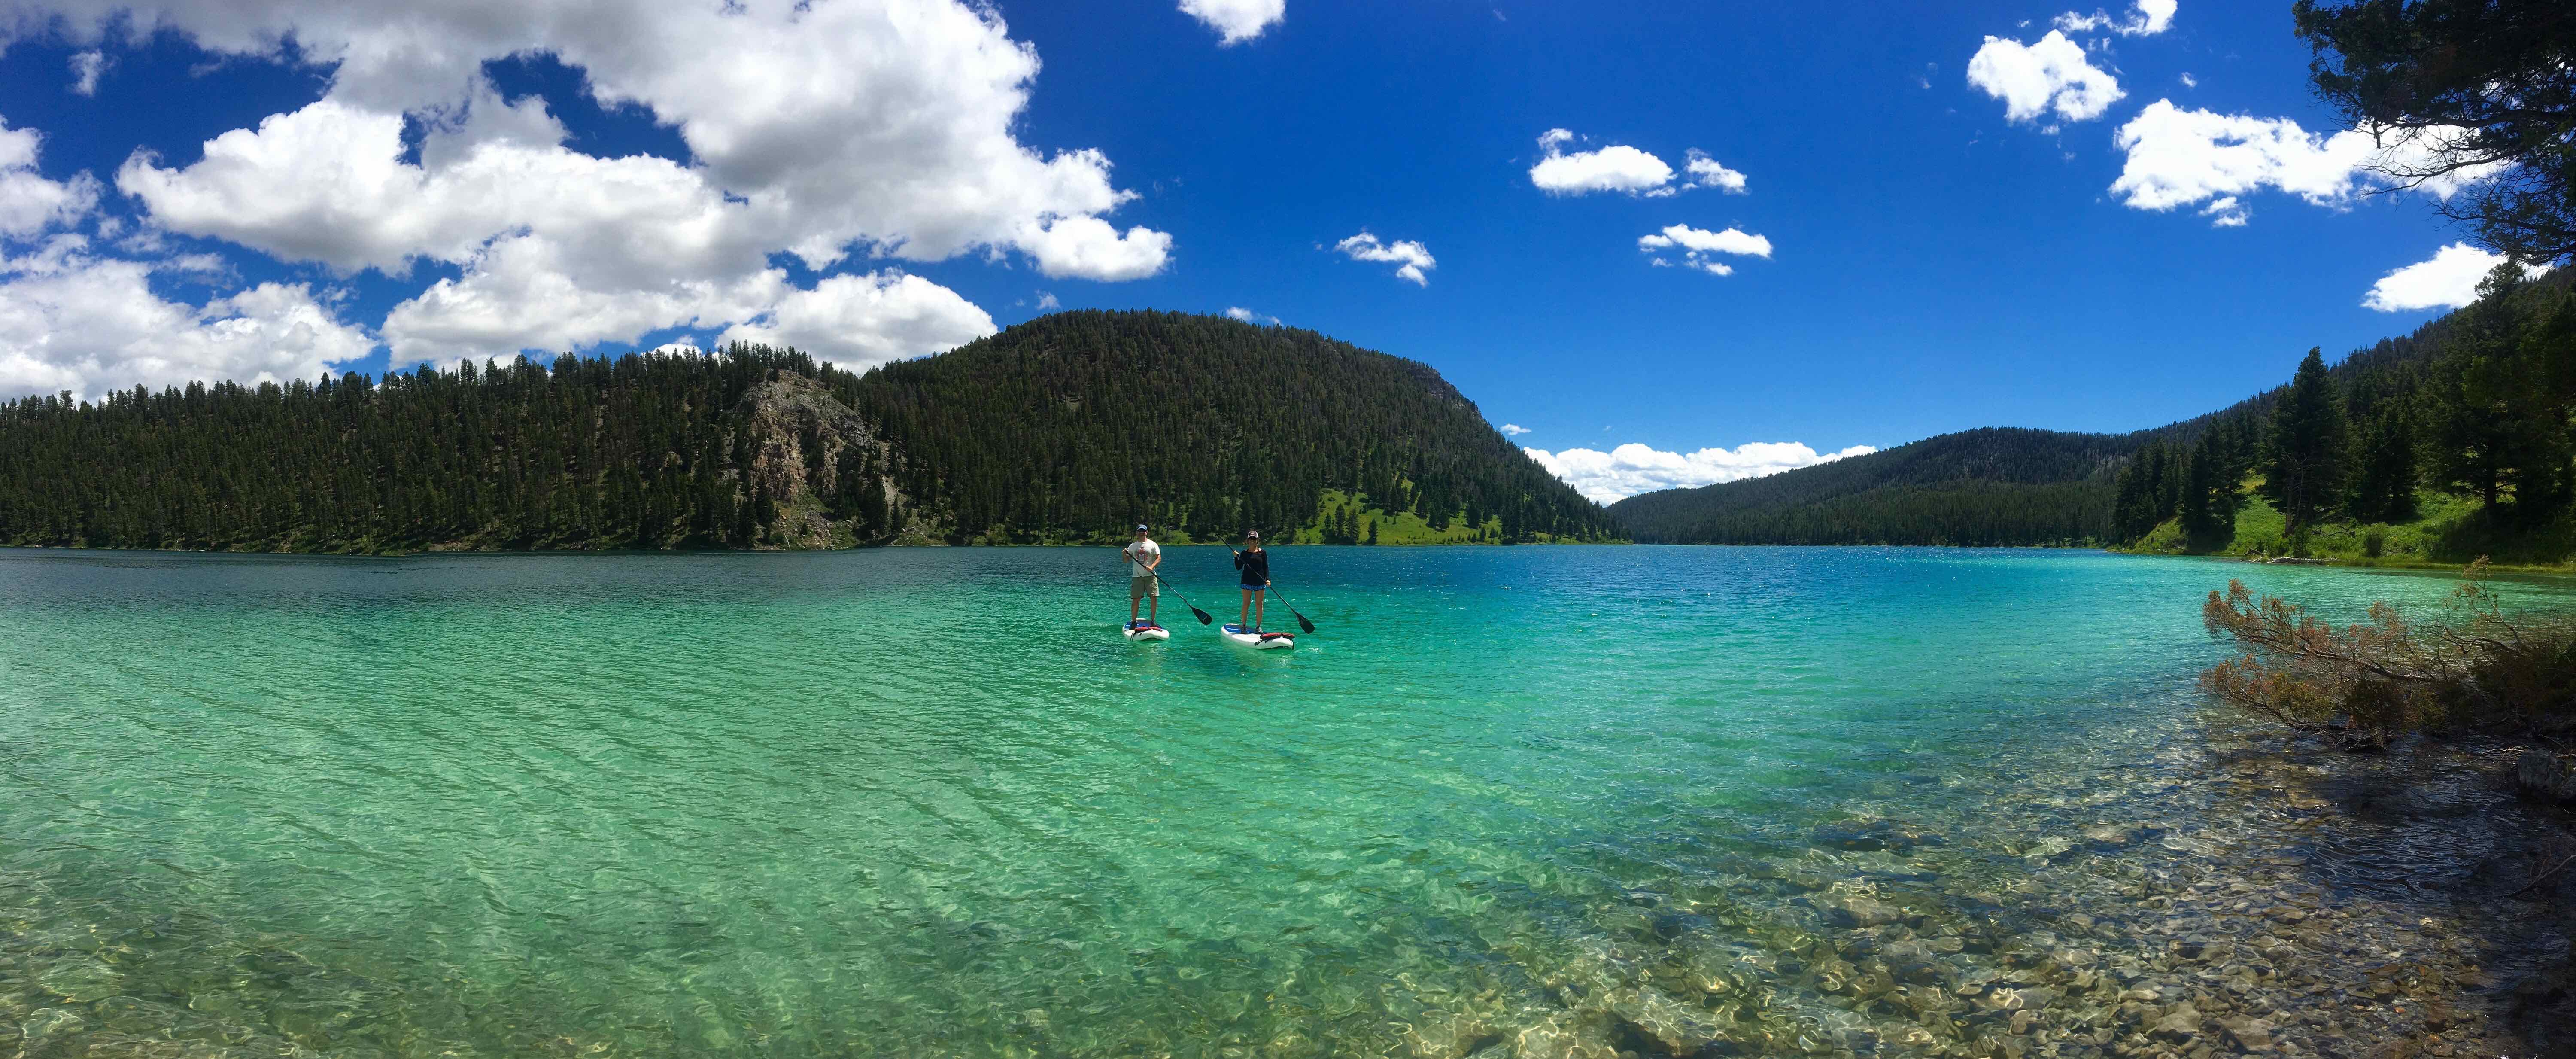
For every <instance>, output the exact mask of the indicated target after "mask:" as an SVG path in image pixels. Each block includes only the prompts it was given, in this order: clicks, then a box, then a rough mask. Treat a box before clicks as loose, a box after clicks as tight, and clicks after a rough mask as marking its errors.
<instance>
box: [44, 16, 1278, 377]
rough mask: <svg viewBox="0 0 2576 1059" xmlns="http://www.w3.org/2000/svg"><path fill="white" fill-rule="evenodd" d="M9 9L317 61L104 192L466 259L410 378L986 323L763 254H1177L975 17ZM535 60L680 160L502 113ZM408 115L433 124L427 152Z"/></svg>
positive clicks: (201, 226) (132, 35) (375, 250)
mask: <svg viewBox="0 0 2576 1059" xmlns="http://www.w3.org/2000/svg"><path fill="white" fill-rule="evenodd" d="M21 6H22V11H21V12H20V20H19V24H20V25H21V26H42V27H43V28H44V30H45V31H46V32H48V33H52V34H55V35H57V36H59V37H62V38H64V39H66V40H68V41H70V42H71V43H72V44H73V45H74V46H76V47H100V48H104V47H114V46H119V45H127V44H134V43H137V42H140V41H142V40H144V39H147V38H149V37H152V36H154V35H159V34H170V35H175V36H179V37H183V38H186V39H188V40H191V41H193V42H194V43H195V44H197V45H198V46H199V47H202V48H204V49H206V50H207V51H210V52H213V53H215V54H217V55H219V56H227V57H241V58H250V59H256V60H266V61H274V62H280V63H289V64H302V65H305V66H307V67H311V68H315V69H322V70H327V71H328V73H329V79H328V87H327V89H326V91H325V93H324V94H323V96H322V98H321V99H319V100H317V101H315V102H313V103H310V104H308V105H305V106H303V107H300V108H298V109H295V110H292V111H288V112H285V113H280V114H273V115H270V116H268V117H267V118H265V119H263V120H262V121H261V122H260V123H259V124H258V125H257V126H256V127H255V128H243V129H235V130H232V131H230V132H226V133H223V134H221V135H219V136H216V137H215V138H214V139H212V140H210V141H208V142H207V143H206V144H205V147H204V149H203V151H202V152H201V153H200V156H199V157H197V158H196V159H195V160H193V161H188V162H186V163H185V164H181V165H170V164H167V163H165V162H164V160H162V159H160V158H157V157H153V156H151V155H148V154H138V155H137V156H136V157H134V158H132V159H131V160H129V161H128V162H127V163H126V165H125V166H124V167H123V168H122V169H121V170H120V171H119V173H118V174H117V186H118V187H119V189H120V190H122V191H124V192H126V193H127V194H128V195H131V196H133V198H134V199H135V200H137V201H138V202H140V203H141V204H142V205H143V206H144V207H145V208H146V209H147V210H148V211H149V215H150V220H151V222H152V223H153V224H154V225H157V226H158V228H160V229H163V230H167V231H171V232H176V233H182V234H188V235H197V236H206V237H211V238H217V239H223V240H227V241H230V242H233V243H237V244H240V245H242V246H245V247H249V248H251V249H254V250H258V251H261V252H264V253H267V254H270V255H273V256H276V257H278V258H280V259H284V260H288V261H315V262H321V263H323V264H326V265H329V266H331V267H332V268H334V269H337V270H339V271H342V272H344V273H346V272H355V271H359V270H363V269H374V270H378V271H381V272H384V273H385V274H387V275H391V276H403V275H407V274H408V273H409V271H410V269H411V267H412V265H413V264H414V263H415V262H420V261H430V262H438V263H442V264H446V265H450V266H454V267H456V268H458V269H460V270H461V271H462V275H461V276H460V277H458V278H456V279H451V280H443V281H441V282H440V283H438V284H435V285H433V286H432V287H431V288H430V289H429V290H426V291H423V292H422V293H421V294H420V296H418V297H416V298H413V299H411V300H409V301H406V302H404V303H403V304H402V305H400V306H399V307H397V308H396V309H395V310H394V311H393V312H392V313H391V314H390V315H389V316H388V318H387V320H386V322H385V325H384V327H383V333H384V336H385V339H386V341H387V343H388V344H389V345H390V346H392V347H393V349H394V353H395V357H396V360H397V362H398V363H400V362H403V361H406V360H414V359H417V360H446V359H453V358H454V357H457V356H469V355H485V354H489V355H503V356H506V355H508V354H511V353H515V352H517V351H518V350H520V349H524V348H539V349H563V348H572V347H578V346H582V345H586V344H592V343H598V342H606V341H629V340H633V339H634V338H636V337H638V336H640V335H641V334H643V333H645V332H647V331H651V330H655V329H659V328H666V327H673V326H686V327H701V326H703V327H707V328H717V327H722V326H725V325H729V324H731V325H742V326H745V327H747V328H769V329H773V330H775V331H777V332H778V333H781V334H792V333H796V330H795V324H794V323H793V321H796V320H800V319H814V320H832V321H839V322H844V323H851V324H856V325H864V326H875V327H883V328H886V330H884V331H883V332H881V333H877V334H870V335H847V336H841V337H839V338H837V339H835V340H833V341H832V342H829V343H823V344H818V346H817V351H818V352H822V351H823V346H825V345H828V346H830V347H831V348H836V349H845V350H849V351H851V353H852V355H857V356H863V357H867V358H875V357H877V356H880V355H881V353H882V352H883V351H885V350H890V349H918V348H920V347H921V346H922V343H923V341H924V336H925V335H954V334H962V333H966V332H967V331H970V330H972V328H971V327H969V326H966V325H967V324H970V323H971V322H972V318H970V317H968V316H966V315H965V314H962V313H959V312H957V311H956V307H955V306H954V305H949V304H947V303H946V301H945V300H944V299H940V298H927V299H925V298H924V297H922V295H924V293H925V292H924V291H923V289H922V288H923V287H924V286H933V287H935V285H931V284H929V281H927V280H920V279H917V278H912V277H903V278H901V279H898V280H894V281H888V280H886V279H885V277H886V276H888V275H900V274H899V273H888V272H884V271H876V272H872V273H862V274H859V275H855V276H852V277H850V279H849V281H848V282H847V283H843V284H840V285H838V286H836V287H834V288H832V289H831V290H830V291H827V290H826V289H825V288H824V287H823V286H821V285H817V286H816V287H814V288H812V289H808V290H797V289H794V288H791V287H789V286H787V285H786V284H785V283H784V282H783V281H782V279H781V277H780V275H779V274H778V273H777V272H776V271H775V270H773V269H772V268H770V265H769V258H770V256H771V255H773V254H777V253H781V252H784V253H792V254H794V255H796V256H797V257H799V258H800V259H801V260H802V261H803V262H804V263H805V264H806V265H807V266H808V267H809V268H812V269H815V270H817V271H829V270H832V269H834V268H835V267H837V266H841V265H844V264H845V263H847V262H849V261H851V260H852V259H854V258H856V259H867V258H889V257H890V258H899V259H905V260H913V261H939V260H946V259H948V258H952V257H956V256H959V255H962V254H969V253H979V254H983V255H987V256H992V257H1005V256H1008V255H1012V254H1017V255H1022V256H1024V257H1025V259H1026V260H1027V261H1028V262H1029V263H1031V264H1032V265H1033V266H1034V267H1035V268H1036V269H1037V271H1039V272H1040V273H1042V274H1045V275H1048V276H1055V277H1072V278H1081V279H1091V280H1102V281H1116V280H1128V279H1136V278H1139V277H1143V276H1150V275H1153V274H1155V273H1157V272H1159V271H1161V270H1162V269H1163V268H1164V267H1165V265H1166V264H1167V263H1168V261H1169V260H1170V255H1171V249H1172V240H1171V236H1170V235H1169V234H1167V233H1164V232H1160V231H1156V230H1153V229H1151V228H1147V227H1143V226H1136V225H1128V226H1125V227H1123V228H1122V227H1120V226H1117V225H1113V224H1111V223H1110V222H1109V221H1108V219H1107V215H1108V214H1110V213H1112V212H1113V211H1115V210H1117V209H1118V208H1120V207H1121V206H1122V205H1124V204H1126V203H1128V202H1130V201H1132V200H1133V199H1134V198H1135V197H1136V196H1135V195H1134V193H1132V192H1128V191H1124V190H1121V189H1119V188H1117V187H1116V186H1115V185H1114V184H1112V182H1111V180H1110V176H1109V172H1110V162H1109V159H1108V158H1107V157H1106V156H1105V155H1103V154H1102V153H1101V152H1099V151H1096V150H1088V149H1070V150H1055V151H1049V150H1045V149H1041V148H1037V147H1033V146H1030V145H1027V144H1024V143H1022V142H1021V141H1020V140H1019V139H1018V134H1017V128H1018V123H1019V119H1020V116H1021V115H1022V113H1023V112H1024V111H1025V109H1026V107H1027V105H1028V101H1029V95H1030V92H1031V90H1032V85H1033V83H1034V80H1035V78H1036V75H1037V72H1038V59H1037V55H1036V52H1035V51H1034V49H1032V48H1030V47H1029V46H1028V45H1026V44H1023V43H1021V42H1018V41H1014V40H1012V39H1011V38H1010V36H1009V34H1008V29H1007V27H1006V26H1005V25H1004V23H1003V22H1002V20H1001V16H1000V15H999V14H998V13H997V12H996V11H995V10H994V9H993V8H992V7H991V6H989V5H986V4H980V3H969V2H965V0H830V2H802V0H733V2H728V3H723V4H697V3H680V4H675V3H665V2H660V0H344V2H338V3H322V2H319V0H142V2H136V0H31V2H30V3H29V4H25V5H21ZM1210 6H1211V7H1212V8H1214V7H1225V8H1229V9H1231V8H1236V7H1240V6H1241V5H1239V4H1212V5H1210ZM1253 6H1255V7H1258V6H1260V5H1258V4H1255V5H1253ZM1268 6H1269V7H1270V8H1271V9H1272V11H1273V13H1274V18H1273V20H1274V21H1275V12H1276V9H1277V7H1278V4H1277V3H1276V2H1275V0H1273V2H1271V3H1269V5H1268ZM286 41H292V42H293V43H292V45H291V46H290V45H287V44H285V43H284V42H286ZM530 54H543V55H548V56H551V57H553V58H555V59H557V60H559V61H561V62H563V63H564V64H566V65H567V66H570V67H573V68H575V69H577V70H579V71H580V72H581V74H582V85H583V90H584V91H587V92H588V93H589V94H590V95H591V96H592V97H593V98H594V99H595V100H596V101H597V102H599V103H600V104H602V105H604V106H609V107H619V108H633V109H637V110H641V111H643V112H645V113H648V114H650V115H651V116H652V118H653V119H654V120H656V121H658V122H660V123H662V124H665V125H667V126H669V127H671V128H673V129H674V130H676V132H677V134H678V135H679V137H680V139H681V140H682V141H684V143H685V144H686V146H687V149H688V153H689V158H688V161H687V163H686V164H682V163H678V162H673V161H670V160H666V159H661V158H655V157H650V156H641V155H638V156H631V157H623V158H599V157H594V156H591V155H588V154H584V153H581V152H579V151H576V150H573V149H571V148H570V147H569V146H567V145H566V142H565V141H566V136H565V132H564V129H563V127H562V125H561V124H560V123H559V122H557V121H556V120H555V119H554V118H553V117H552V115H550V114H549V113H548V112H547V108H546V105H545V103H544V101H543V100H542V99H539V98H535V97H530V98H527V99H523V100H521V101H520V102H518V103H515V104H513V103H508V102H505V101H504V100H503V99H502V98H501V97H500V95H499V93H498V92H497V91H496V90H495V89H494V88H493V86H492V85H491V83H490V81H489V80H488V79H487V78H486V76H485V75H484V73H483V65H484V64H485V63H486V62H488V61H492V60H498V59H504V58H508V57H512V56H521V55H530ZM102 61H104V60H102ZM407 125H409V126H410V127H413V128H415V129H419V130H425V136H423V137H422V138H421V140H420V142H419V144H418V148H417V151H416V152H412V151H407V150H406V147H405V144H404V142H403V130H404V128H405V127H406V126H407ZM943 290H944V289H943ZM948 297H949V298H954V295H953V294H950V295H949V296H948ZM915 309H918V310H920V311H919V312H914V311H913V310H915ZM925 314H926V315H925ZM978 315H980V312H979V314H978ZM762 321H766V322H765V323H764V322H762ZM925 321H936V326H931V325H930V324H927V323H925Z"/></svg>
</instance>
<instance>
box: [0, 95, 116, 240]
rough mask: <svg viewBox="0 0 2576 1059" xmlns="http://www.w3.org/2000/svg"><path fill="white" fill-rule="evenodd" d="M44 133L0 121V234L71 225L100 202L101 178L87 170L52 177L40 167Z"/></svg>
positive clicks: (23, 234)
mask: <svg viewBox="0 0 2576 1059" xmlns="http://www.w3.org/2000/svg"><path fill="white" fill-rule="evenodd" d="M43 143H44V137H43V136H42V135H40V134H39V133H37V132H36V130H34V129H12V128H9V127H8V126H7V124H6V123H5V122H0V236H19V237H24V236H32V235H35V234H37V233H39V232H42V231H44V230H45V229H47V228H50V227H55V226H58V225H60V226H69V225H70V224H72V223H73V222H75V221H78V220H80V219H81V218H82V217H84V216H87V215H88V213H89V211H90V210H92V209H94V208H96V207H97V205H98V194H99V186H98V181H97V180H95V179H93V178H91V176H90V175H89V174H87V173H81V174H78V175H75V176H73V177H72V178H71V179H69V180H48V179H45V176H44V174H42V173H39V172H37V171H36V156H37V154H38V153H39V152H40V151H41V150H42V149H43V148H42V145H43Z"/></svg>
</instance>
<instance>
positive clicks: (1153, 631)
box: [1126, 622, 1172, 640]
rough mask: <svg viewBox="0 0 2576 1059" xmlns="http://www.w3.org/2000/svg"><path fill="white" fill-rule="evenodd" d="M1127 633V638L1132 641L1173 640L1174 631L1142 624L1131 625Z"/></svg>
mask: <svg viewBox="0 0 2576 1059" xmlns="http://www.w3.org/2000/svg"><path fill="white" fill-rule="evenodd" d="M1126 633H1127V638H1128V639H1130V640H1169V639H1171V638H1172V630H1170V629H1166V628H1164V627H1162V626H1160V625H1146V624H1143V623H1141V622H1139V623H1131V624H1129V625H1128V626H1127V629H1126Z"/></svg>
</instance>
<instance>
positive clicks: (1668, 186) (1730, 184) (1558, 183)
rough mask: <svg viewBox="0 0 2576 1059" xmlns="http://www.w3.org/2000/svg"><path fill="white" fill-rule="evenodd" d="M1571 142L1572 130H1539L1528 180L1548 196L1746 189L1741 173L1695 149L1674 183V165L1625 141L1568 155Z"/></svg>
mask: <svg viewBox="0 0 2576 1059" xmlns="http://www.w3.org/2000/svg"><path fill="white" fill-rule="evenodd" d="M1574 140H1575V135H1574V132H1573V131H1572V130H1570V129H1549V130H1547V131H1546V132H1543V133H1540V134H1539V138H1538V148H1539V153H1540V155H1541V157H1540V159H1539V162H1538V164H1537V165H1534V166H1531V167H1530V171H1529V177H1530V183H1531V184H1533V185H1536V186H1537V187H1538V189H1539V190H1541V191H1545V192H1547V193H1548V194H1550V195H1585V194H1590V193H1592V192H1596V191H1616V192H1620V193H1623V194H1628V195H1643V196H1646V197H1649V198H1662V197H1664V196H1667V195H1672V194H1676V193H1679V192H1682V191H1688V190H1690V189H1692V188H1703V187H1705V188H1717V189H1719V190H1721V191H1724V192H1726V193H1728V194H1730V195H1741V194H1743V193H1744V174H1742V173H1740V172H1737V171H1735V170H1733V169H1729V168H1727V167H1726V166H1724V165H1722V164H1720V163H1719V162H1718V161H1717V159H1714V158H1711V157H1709V156H1708V153H1707V152H1705V151H1702V150H1700V149H1698V148H1696V147H1694V148H1691V149H1690V151H1689V152H1688V153H1687V154H1686V155H1685V161H1684V163H1683V172H1684V173H1685V174H1687V179H1684V180H1682V181H1681V182H1680V183H1678V184H1676V183H1674V180H1673V177H1674V173H1673V167H1672V166H1670V165H1667V164H1665V162H1664V160H1663V159H1661V158H1658V157H1656V156H1655V155H1654V154H1652V153H1650V152H1647V151H1643V150H1639V149H1638V148H1635V147H1630V146H1628V145H1626V144H1611V145H1610V146H1607V147H1602V148H1599V149H1597V150H1591V151H1576V152H1573V153H1571V154H1568V153H1566V150H1565V145H1566V144H1569V143H1572V142H1574Z"/></svg>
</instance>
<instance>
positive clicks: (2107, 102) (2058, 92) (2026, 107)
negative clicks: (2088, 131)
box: [1968, 30, 2127, 121]
mask: <svg viewBox="0 0 2576 1059" xmlns="http://www.w3.org/2000/svg"><path fill="white" fill-rule="evenodd" d="M1968 83H1969V84H1971V85H1974V86H1976V87H1977V88H1980V89H1983V90H1984V91H1985V93H1986V94H1987V95H1989V96H1993V97H1994V98H1996V99H2000V100H2003V101H2004V118H2005V119H2006V120H2009V121H2031V120H2033V119H2036V118H2037V117H2039V116H2040V114H2042V113H2044V112H2046V111H2049V110H2051V109H2054V110H2055V111H2056V112H2057V116H2058V117H2060V118H2064V119H2065V120H2067V121H2090V120H2092V119H2094V118H2098V117H2101V116H2102V112H2103V111H2106V110H2109V109H2111V104H2113V103H2117V102H2119V101H2120V99H2121V97H2123V96H2125V95H2127V93H2125V92H2122V91H2120V82H2119V79H2118V78H2115V77H2112V76H2111V75H2110V73H2109V72H2107V71H2104V70H2102V69H2100V68H2098V67H2096V66H2094V65H2093V64H2092V63H2091V62H2090V61H2088V60H2087V59H2086V58H2085V56H2084V49H2083V47H2082V46H2080V45H2078V44H2076V43H2075V42H2074V41H2071V40H2068V39H2066V34H2064V33H2061V32H2059V31H2056V30H2050V31H2049V33H2048V35H2047V36H2044V37H2041V38H2039V40H2038V41H2037V42H2035V43H2032V44H2027V45H2026V44H2023V43H2022V42H2020V41H2018V40H2012V39H2008V38H2003V37H1988V38H1986V44H1985V46H1984V47H1982V48H1979V49H1977V54H1976V55H1975V56H1973V57H1971V58H1969V60H1968Z"/></svg>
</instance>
